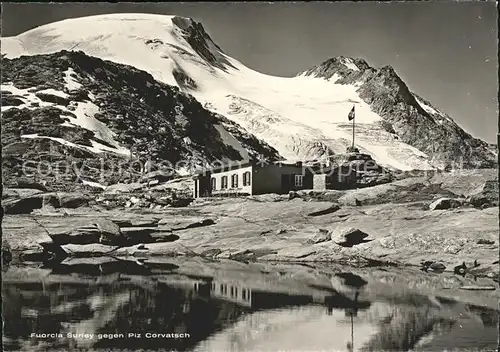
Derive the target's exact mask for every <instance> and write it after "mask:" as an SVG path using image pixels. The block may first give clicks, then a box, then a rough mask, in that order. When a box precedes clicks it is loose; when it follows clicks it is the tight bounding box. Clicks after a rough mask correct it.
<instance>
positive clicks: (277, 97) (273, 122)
mask: <svg viewBox="0 0 500 352" xmlns="http://www.w3.org/2000/svg"><path fill="white" fill-rule="evenodd" d="M61 50H69V51H83V52H85V53H86V54H87V55H90V56H95V57H98V58H101V59H105V60H110V61H114V62H116V63H122V64H126V65H131V66H134V67H136V68H138V69H140V70H144V71H146V72H148V73H150V74H151V75H152V76H153V77H154V78H155V79H156V80H158V81H160V82H162V83H166V84H170V85H175V86H178V87H179V88H180V89H181V90H183V91H185V92H187V93H190V94H192V95H193V96H194V97H195V98H196V99H197V100H198V101H200V102H201V103H202V104H203V105H204V107H205V108H206V109H208V110H211V111H213V112H216V113H219V114H221V115H224V116H225V117H227V118H228V119H230V120H232V121H234V122H236V123H238V124H239V125H241V126H242V127H243V128H245V129H246V130H247V131H249V132H250V133H252V134H253V135H255V136H256V137H258V138H259V139H261V140H263V141H265V142H267V143H268V144H269V145H271V146H272V147H274V148H275V149H277V150H278V152H279V153H280V154H281V155H282V156H283V157H284V158H286V159H289V160H310V159H318V158H321V157H322V156H325V155H330V154H332V153H343V152H345V149H346V147H347V146H349V144H350V143H351V138H352V137H351V136H352V130H351V124H350V123H349V122H348V120H347V114H348V113H349V111H350V110H351V108H352V106H353V105H354V104H355V105H356V124H357V125H356V131H357V133H356V146H357V147H358V148H359V149H360V151H362V152H365V153H368V154H370V155H371V156H372V157H373V158H374V159H375V160H376V161H377V162H378V163H380V164H382V165H387V166H391V167H394V168H397V169H401V170H410V169H429V168H433V167H435V166H443V164H446V163H447V162H449V161H450V160H454V159H456V158H459V157H462V158H463V159H465V161H466V162H467V163H469V164H471V165H472V164H474V165H476V164H478V165H483V166H484V165H489V164H490V163H491V161H492V160H495V158H496V155H495V154H494V153H493V152H492V151H490V150H489V149H488V148H487V147H486V146H484V145H483V143H484V142H482V141H479V140H476V139H474V138H473V137H472V136H470V135H468V134H467V133H465V132H464V131H463V130H462V129H460V127H458V126H457V125H456V124H455V123H454V122H453V120H452V119H451V118H450V117H449V116H447V115H446V114H443V113H441V112H439V111H438V110H437V109H434V108H433V107H432V106H431V105H430V103H429V102H427V103H426V102H425V101H424V99H423V98H419V97H417V96H416V95H414V94H413V93H411V92H410V91H409V89H408V87H407V86H406V85H405V84H404V82H402V81H401V79H400V78H399V77H398V76H397V74H396V73H395V72H394V71H393V70H391V69H390V68H388V67H384V68H381V69H375V68H372V67H370V66H369V65H368V64H367V63H366V62H365V61H364V60H360V59H352V58H347V57H339V58H334V59H330V60H327V61H326V62H325V63H323V64H320V65H318V66H317V67H315V68H312V69H311V70H307V71H305V72H303V73H302V74H300V75H298V76H296V77H291V78H282V77H274V76H270V75H265V74H261V73H259V72H256V71H254V70H252V69H250V68H248V67H246V66H245V65H244V64H242V63H241V62H239V61H237V60H235V59H233V58H231V57H229V56H227V55H226V54H225V53H224V52H223V51H222V49H221V48H219V47H218V46H217V45H216V44H215V42H214V41H213V40H212V39H211V38H210V36H209V35H208V34H207V33H206V32H205V30H204V29H203V26H202V25H201V24H200V23H197V22H195V21H193V20H192V19H187V18H182V17H177V16H164V15H152V14H129V13H127V14H112V15H99V16H90V17H83V18H76V19H68V20H64V21H60V22H55V23H51V24H48V25H44V26H41V27H38V28H35V29H33V30H30V31H28V32H25V33H23V34H20V35H18V36H16V37H9V38H2V53H4V54H6V57H7V58H14V57H19V56H21V55H35V54H45V53H53V52H57V51H61ZM431 109H432V110H431ZM434 111H435V112H434Z"/></svg>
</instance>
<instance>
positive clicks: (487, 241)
mask: <svg viewBox="0 0 500 352" xmlns="http://www.w3.org/2000/svg"><path fill="white" fill-rule="evenodd" d="M476 243H477V244H488V245H491V244H495V241H491V240H487V239H484V238H480V239H478V240H477V242H476Z"/></svg>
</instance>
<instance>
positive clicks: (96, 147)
mask: <svg viewBox="0 0 500 352" xmlns="http://www.w3.org/2000/svg"><path fill="white" fill-rule="evenodd" d="M21 138H29V139H33V138H42V139H50V140H52V141H55V142H58V143H61V144H62V145H65V146H68V147H72V148H78V149H85V150H88V151H91V152H93V153H96V154H100V153H103V152H111V153H115V154H120V155H126V156H130V152H129V151H128V150H126V149H125V148H120V149H118V148H116V149H115V148H110V147H107V146H105V145H103V144H101V143H98V142H96V141H93V140H91V141H90V142H91V143H92V146H91V147H89V146H86V145H78V144H75V143H73V142H69V141H67V140H65V139H63V138H59V137H49V136H40V135H38V133H34V134H24V135H22V136H21Z"/></svg>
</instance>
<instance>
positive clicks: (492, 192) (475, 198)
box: [467, 180, 498, 209]
mask: <svg viewBox="0 0 500 352" xmlns="http://www.w3.org/2000/svg"><path fill="white" fill-rule="evenodd" d="M467 200H468V202H469V203H470V204H471V205H472V206H473V207H475V208H481V209H484V208H489V207H494V206H498V181H496V180H495V181H486V182H485V183H484V185H482V187H481V188H480V190H479V192H477V193H475V194H473V195H471V196H470V197H469V198H468V199H467Z"/></svg>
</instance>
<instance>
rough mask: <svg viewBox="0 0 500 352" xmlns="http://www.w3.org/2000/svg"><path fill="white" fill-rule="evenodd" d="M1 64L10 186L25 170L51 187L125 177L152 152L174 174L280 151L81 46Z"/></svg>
mask: <svg viewBox="0 0 500 352" xmlns="http://www.w3.org/2000/svg"><path fill="white" fill-rule="evenodd" d="M2 66H3V70H2V127H3V128H2V145H3V146H4V149H3V156H4V158H3V166H4V175H5V180H4V182H5V183H6V185H8V186H9V185H15V183H16V179H17V178H19V177H21V176H26V174H33V175H34V176H33V177H34V178H37V177H38V178H42V179H43V180H44V181H46V182H47V183H48V184H50V185H51V186H54V183H55V184H58V183H61V184H64V183H65V182H66V183H68V182H69V183H71V182H74V181H76V180H77V179H84V180H87V181H94V182H103V183H105V184H108V183H116V182H118V181H127V180H132V179H133V178H134V175H137V174H139V173H140V171H141V168H140V165H141V164H142V165H143V166H144V163H145V162H146V161H147V160H149V159H151V160H152V161H153V165H155V164H156V165H158V164H159V163H163V164H162V168H167V169H168V171H170V170H172V175H175V173H174V172H173V170H175V171H181V172H182V171H184V172H186V171H188V169H189V168H190V167H193V166H200V165H201V166H204V165H206V163H207V162H213V161H215V160H248V159H249V158H257V157H260V156H263V157H264V158H265V159H268V160H277V159H279V158H280V156H279V154H278V153H277V151H276V150H275V149H274V148H272V147H270V146H269V145H267V144H266V143H265V142H262V141H260V140H258V139H257V138H256V137H254V136H253V135H251V134H250V133H248V132H247V131H245V130H244V129H243V128H241V126H239V125H237V124H236V123H234V122H232V121H230V120H228V119H226V118H225V117H223V116H219V115H216V114H214V113H212V112H209V111H207V110H206V109H204V108H203V107H202V106H201V105H200V103H199V102H198V101H196V100H195V99H194V98H193V97H192V96H190V95H189V94H185V93H182V92H181V91H179V89H178V88H177V87H174V86H169V85H166V84H163V83H160V82H157V81H155V80H154V79H153V77H152V76H151V75H149V74H148V73H146V72H143V71H140V70H137V69H135V68H133V67H130V66H125V65H120V64H116V63H113V62H109V61H102V60H100V59H97V58H92V57H89V56H87V55H85V54H84V53H82V52H58V53H54V54H50V55H38V56H23V57H20V58H17V59H13V60H9V59H5V58H4V59H2ZM42 161H43V162H45V163H46V164H45V165H44V167H43V170H42V172H40V170H37V168H39V167H40V165H41V164H40V162H42ZM27 162H28V163H27ZM58 162H59V167H60V168H61V171H60V172H59V173H57V172H56V170H55V168H56V167H57V166H56V165H57V163H58ZM134 162H135V165H133V163H134ZM139 162H140V163H141V164H140V163H139ZM102 164H104V165H106V172H104V174H103V173H102V168H101V165H102ZM73 167H75V169H76V171H75V170H72V169H73ZM119 167H121V168H122V170H121V171H120V170H117V168H119ZM68 168H69V170H67V169H68ZM113 168H114V169H115V171H116V172H111V171H112V169H113ZM26 171H28V172H26ZM37 171H38V172H37ZM23 174H24V175H23ZM77 176H79V177H77ZM80 182H81V180H80Z"/></svg>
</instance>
